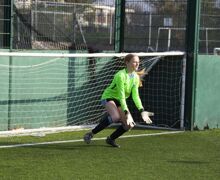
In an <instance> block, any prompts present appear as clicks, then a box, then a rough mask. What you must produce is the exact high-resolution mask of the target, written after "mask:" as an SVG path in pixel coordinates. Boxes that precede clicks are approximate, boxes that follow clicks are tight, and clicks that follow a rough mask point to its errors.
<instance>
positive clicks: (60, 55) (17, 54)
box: [0, 51, 185, 58]
mask: <svg viewBox="0 0 220 180" xmlns="http://www.w3.org/2000/svg"><path fill="white" fill-rule="evenodd" d="M127 54H129V53H90V54H87V53H85V54H84V53H42V52H40V53H34V52H0V56H15V57H39V56H40V57H58V58H65V57H73V58H74V57H75V58H77V57H85V58H86V57H123V56H126V55H127ZM132 54H136V55H138V56H140V57H143V56H145V57H150V56H160V57H164V56H182V55H184V54H185V53H184V52H182V51H168V52H152V53H145V52H139V53H132Z"/></svg>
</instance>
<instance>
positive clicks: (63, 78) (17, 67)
mask: <svg viewBox="0 0 220 180" xmlns="http://www.w3.org/2000/svg"><path fill="white" fill-rule="evenodd" d="M136 54H137V55H139V57H140V59H141V64H140V69H142V68H146V71H148V72H149V74H148V75H147V76H146V77H145V80H144V82H143V87H142V88H140V95H141V99H142V102H143V105H144V107H145V109H146V110H148V111H152V112H154V114H155V115H154V117H153V118H152V119H153V122H154V124H153V125H154V126H163V127H171V128H173V127H174V128H180V126H181V125H180V124H181V116H182V102H181V101H182V97H183V92H182V91H183V86H184V84H183V83H182V82H183V72H184V71H183V67H184V66H183V59H184V58H183V55H184V54H183V53H182V52H167V53H136ZM125 55H126V53H115V54H114V53H97V54H95V53H94V54H68V53H21V52H18V53H17V52H0V57H1V61H0V73H1V76H0V82H1V91H0V106H1V111H0V130H11V129H18V128H24V129H32V128H41V127H61V126H70V125H91V124H95V123H97V122H98V121H99V120H100V117H101V116H102V115H103V113H104V109H103V107H102V106H101V104H100V97H101V95H102V92H103V90H104V89H105V88H106V87H107V86H108V85H109V83H110V82H111V80H112V78H113V75H114V74H115V73H116V72H117V71H118V70H119V69H122V68H124V63H123V57H124V56H125ZM128 104H129V107H130V109H131V111H132V113H133V114H134V119H135V120H136V121H137V122H140V123H141V120H140V117H139V115H138V113H137V110H136V109H135V108H134V107H135V106H134V105H133V104H132V101H130V100H129V99H128Z"/></svg>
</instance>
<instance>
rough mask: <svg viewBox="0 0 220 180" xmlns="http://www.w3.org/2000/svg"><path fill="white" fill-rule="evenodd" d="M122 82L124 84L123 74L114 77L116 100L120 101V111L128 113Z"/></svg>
mask: <svg viewBox="0 0 220 180" xmlns="http://www.w3.org/2000/svg"><path fill="white" fill-rule="evenodd" d="M124 82H125V77H124V76H123V74H119V75H118V76H116V77H115V83H116V86H117V96H118V100H119V101H120V104H121V108H122V110H123V111H124V112H128V111H129V110H128V106H127V103H126V97H125V85H124Z"/></svg>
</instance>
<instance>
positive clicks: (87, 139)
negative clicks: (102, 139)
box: [83, 132, 93, 144]
mask: <svg viewBox="0 0 220 180" xmlns="http://www.w3.org/2000/svg"><path fill="white" fill-rule="evenodd" d="M92 138H93V134H92V132H88V133H86V134H85V135H84V137H83V139H84V141H85V143H86V144H90V142H91V139H92Z"/></svg>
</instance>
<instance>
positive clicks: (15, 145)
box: [0, 131, 184, 149]
mask: <svg viewBox="0 0 220 180" xmlns="http://www.w3.org/2000/svg"><path fill="white" fill-rule="evenodd" d="M183 132H184V131H171V132H161V133H153V134H135V135H125V136H121V137H119V138H130V137H144V136H158V135H165V134H177V133H183ZM103 139H106V137H101V138H93V139H92V140H93V141H98V140H103ZM72 142H83V139H76V140H65V141H50V142H39V143H26V144H14V145H3V146H0V149H3V148H15V147H27V146H38V145H49V144H63V143H72Z"/></svg>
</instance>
